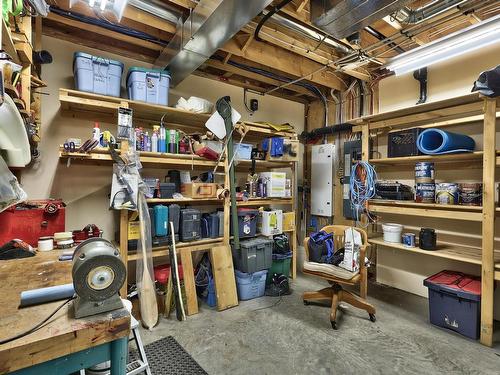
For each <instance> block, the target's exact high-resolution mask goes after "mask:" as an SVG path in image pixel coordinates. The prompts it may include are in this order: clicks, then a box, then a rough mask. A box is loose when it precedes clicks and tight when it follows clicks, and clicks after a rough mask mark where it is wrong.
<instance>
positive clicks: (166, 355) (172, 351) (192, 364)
mask: <svg viewBox="0 0 500 375" xmlns="http://www.w3.org/2000/svg"><path fill="white" fill-rule="evenodd" d="M144 350H145V351H146V356H147V358H148V362H149V366H150V367H151V373H152V374H153V375H208V374H207V372H206V371H205V370H203V369H202V368H201V366H200V365H199V364H198V363H197V362H196V361H195V360H194V359H193V357H191V356H190V355H189V353H188V352H186V350H185V349H184V348H183V347H182V346H181V345H180V344H179V343H178V342H177V341H176V340H175V339H174V338H173V337H172V336H168V337H164V338H162V339H160V340H158V341H155V342H152V343H151V344H148V345H146V346H145V347H144ZM138 358H139V356H138V352H137V351H136V350H134V351H131V352H130V358H129V360H128V362H129V363H130V362H133V361H135V360H137V359H138Z"/></svg>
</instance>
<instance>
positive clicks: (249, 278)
mask: <svg viewBox="0 0 500 375" xmlns="http://www.w3.org/2000/svg"><path fill="white" fill-rule="evenodd" d="M234 274H235V276H236V287H237V289H238V298H239V300H240V301H246V300H249V299H253V298H258V297H262V296H263V295H264V293H265V292H266V277H267V270H263V271H258V272H254V273H245V272H241V271H238V270H234Z"/></svg>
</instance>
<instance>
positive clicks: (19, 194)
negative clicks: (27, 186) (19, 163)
mask: <svg viewBox="0 0 500 375" xmlns="http://www.w3.org/2000/svg"><path fill="white" fill-rule="evenodd" d="M26 199H28V194H26V192H25V191H24V190H23V189H22V188H21V186H20V185H19V182H18V181H17V178H16V176H14V175H13V174H12V172H11V171H10V170H9V167H7V164H6V163H5V161H4V160H3V158H2V157H0V212H2V211H4V210H6V209H7V208H9V207H10V206H13V205H15V204H18V203H21V202H23V201H25V200H26Z"/></svg>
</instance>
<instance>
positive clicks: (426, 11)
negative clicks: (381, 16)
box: [393, 0, 467, 25]
mask: <svg viewBox="0 0 500 375" xmlns="http://www.w3.org/2000/svg"><path fill="white" fill-rule="evenodd" d="M466 1H467V0H445V1H439V0H437V1H433V2H431V3H429V4H427V5H425V6H423V7H420V8H417V9H411V8H408V7H405V8H403V9H400V10H398V11H396V12H395V13H394V14H393V17H394V18H395V19H396V20H397V21H399V22H401V23H404V24H412V25H416V24H418V23H420V22H422V21H425V20H427V19H429V18H431V17H435V16H437V15H438V14H441V13H444V12H446V11H447V10H449V9H451V8H453V7H456V6H458V5H460V4H462V3H465V2H466Z"/></svg>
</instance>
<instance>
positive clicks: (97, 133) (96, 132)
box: [92, 121, 101, 142]
mask: <svg viewBox="0 0 500 375" xmlns="http://www.w3.org/2000/svg"><path fill="white" fill-rule="evenodd" d="M92 139H94V140H96V141H98V142H99V141H100V139H101V129H99V123H98V122H97V121H96V122H94V128H93V129H92Z"/></svg>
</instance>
